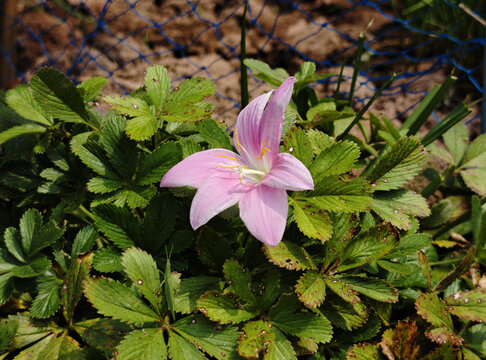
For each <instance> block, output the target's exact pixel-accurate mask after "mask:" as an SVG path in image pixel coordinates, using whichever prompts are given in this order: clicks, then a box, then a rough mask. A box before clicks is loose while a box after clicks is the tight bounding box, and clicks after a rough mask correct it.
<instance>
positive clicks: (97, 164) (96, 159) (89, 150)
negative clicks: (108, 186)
mask: <svg viewBox="0 0 486 360" xmlns="http://www.w3.org/2000/svg"><path fill="white" fill-rule="evenodd" d="M78 136H79V137H78ZM86 137H87V136H86V135H85V134H79V135H77V136H75V137H73V139H72V140H71V149H72V151H73V152H74V153H75V154H76V155H77V156H78V157H79V158H80V159H81V161H82V162H83V163H84V164H85V165H87V166H88V167H89V168H90V169H92V170H93V171H94V172H96V173H97V174H98V175H101V176H105V177H108V178H110V179H115V180H116V179H119V178H120V176H119V174H118V173H117V171H116V170H115V169H114V168H113V166H112V165H111V164H110V161H109V159H108V157H107V156H106V153H105V151H104V149H103V147H102V146H101V145H100V144H98V143H95V142H93V141H86V139H85V138H86Z"/></svg>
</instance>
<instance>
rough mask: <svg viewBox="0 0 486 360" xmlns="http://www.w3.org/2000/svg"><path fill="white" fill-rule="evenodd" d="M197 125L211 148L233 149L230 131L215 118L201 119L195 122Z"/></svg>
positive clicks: (197, 128) (198, 130)
mask: <svg viewBox="0 0 486 360" xmlns="http://www.w3.org/2000/svg"><path fill="white" fill-rule="evenodd" d="M195 127H196V130H197V132H198V133H199V135H200V136H201V137H202V139H203V140H204V141H205V142H207V143H208V144H209V146H210V147H211V148H223V149H228V150H232V149H233V146H232V145H231V141H230V138H229V136H228V133H227V132H226V131H225V130H224V129H223V128H221V126H220V125H219V124H218V123H217V122H216V121H215V120H213V119H207V120H204V121H199V122H197V123H196V124H195Z"/></svg>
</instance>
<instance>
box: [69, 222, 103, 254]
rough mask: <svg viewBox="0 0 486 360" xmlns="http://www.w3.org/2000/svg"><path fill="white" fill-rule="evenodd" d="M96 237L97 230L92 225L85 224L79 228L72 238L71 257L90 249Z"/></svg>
mask: <svg viewBox="0 0 486 360" xmlns="http://www.w3.org/2000/svg"><path fill="white" fill-rule="evenodd" d="M97 238H98V232H97V231H96V228H95V227H94V226H93V225H88V226H85V227H83V228H82V229H81V230H79V231H78V233H77V234H76V237H75V238H74V243H73V248H72V250H71V258H73V259H74V258H75V257H76V256H77V255H80V254H84V253H85V252H88V251H89V250H91V248H92V247H93V245H94V244H95V242H96V239H97Z"/></svg>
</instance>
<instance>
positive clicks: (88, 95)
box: [77, 76, 108, 103]
mask: <svg viewBox="0 0 486 360" xmlns="http://www.w3.org/2000/svg"><path fill="white" fill-rule="evenodd" d="M107 83H108V79H107V78H105V77H103V76H95V77H92V78H90V79H88V80H85V81H83V82H82V83H81V84H79V85H78V86H77V88H78V90H79V92H80V93H81V95H82V96H83V99H84V102H85V103H89V102H92V101H96V100H98V98H99V97H100V96H101V89H103V87H104V86H105V85H106V84H107Z"/></svg>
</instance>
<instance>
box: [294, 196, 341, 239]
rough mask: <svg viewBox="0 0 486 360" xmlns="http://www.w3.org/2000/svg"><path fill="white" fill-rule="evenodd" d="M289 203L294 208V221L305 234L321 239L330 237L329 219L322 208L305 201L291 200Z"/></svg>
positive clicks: (330, 225) (330, 224)
mask: <svg viewBox="0 0 486 360" xmlns="http://www.w3.org/2000/svg"><path fill="white" fill-rule="evenodd" d="M291 204H292V206H293V208H294V218H295V222H296V223H297V226H298V227H299V230H300V231H301V232H302V233H303V234H304V235H305V236H307V237H310V238H313V239H318V240H321V241H326V240H328V239H329V238H330V237H331V235H332V223H331V219H330V218H329V215H328V214H327V213H326V212H325V211H324V210H322V209H319V208H316V207H315V206H313V205H311V204H309V203H307V202H306V201H292V202H291Z"/></svg>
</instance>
